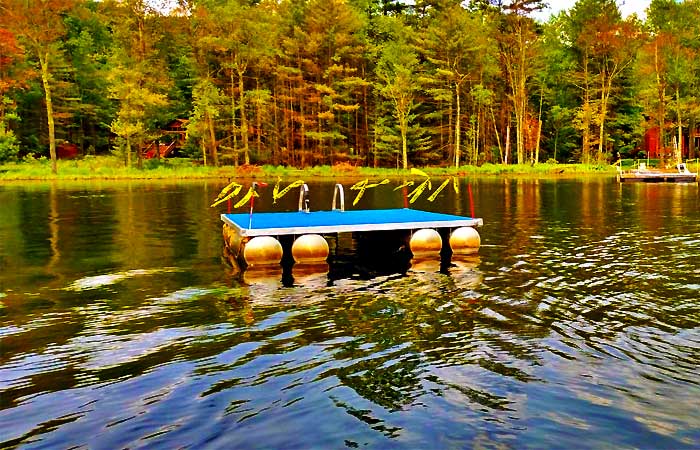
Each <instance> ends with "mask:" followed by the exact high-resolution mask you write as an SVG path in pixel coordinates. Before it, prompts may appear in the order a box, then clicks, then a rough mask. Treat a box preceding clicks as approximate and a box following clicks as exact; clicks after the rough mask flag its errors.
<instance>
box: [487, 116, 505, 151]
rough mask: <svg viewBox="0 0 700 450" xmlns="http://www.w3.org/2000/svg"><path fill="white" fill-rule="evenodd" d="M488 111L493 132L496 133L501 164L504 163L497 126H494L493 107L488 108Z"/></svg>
mask: <svg viewBox="0 0 700 450" xmlns="http://www.w3.org/2000/svg"><path fill="white" fill-rule="evenodd" d="M489 110H490V111H491V120H493V131H494V133H496V143H497V144H498V155H499V156H500V157H501V162H504V159H503V148H502V147H501V136H500V134H498V126H497V125H496V116H495V114H494V113H493V107H491V106H489Z"/></svg>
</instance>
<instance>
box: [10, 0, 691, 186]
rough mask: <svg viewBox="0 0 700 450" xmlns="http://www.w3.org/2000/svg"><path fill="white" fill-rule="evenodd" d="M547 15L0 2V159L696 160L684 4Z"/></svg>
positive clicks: (218, 162) (204, 0) (275, 4)
mask: <svg viewBox="0 0 700 450" xmlns="http://www.w3.org/2000/svg"><path fill="white" fill-rule="evenodd" d="M409 3H410V4H409ZM545 3H546V2H543V1H537V0H499V1H497V0H471V1H456V0H415V1H413V2H403V1H396V0H259V1H256V0H169V1H166V0H150V1H144V0H105V1H89V0H87V1H86V0H3V1H2V3H0V164H2V163H6V162H11V161H17V160H19V161H22V160H32V159H35V158H42V157H44V158H47V159H49V160H50V161H51V168H52V171H53V172H54V173H56V171H57V167H58V166H57V164H56V158H57V154H59V155H60V154H61V152H62V151H68V150H70V151H72V152H73V153H74V154H75V155H77V156H78V157H80V156H87V155H110V154H111V155H115V156H116V157H117V158H119V160H120V161H122V162H123V164H124V165H125V166H128V167H131V166H137V167H141V166H142V159H143V158H145V157H148V156H152V155H153V154H154V153H155V154H157V151H158V150H160V149H163V148H173V149H176V151H177V154H179V155H180V156H186V157H189V158H192V159H195V160H197V161H198V162H199V163H201V164H204V165H208V166H224V165H226V166H232V165H244V164H245V165H274V166H290V167H310V166H321V165H325V166H333V165H339V164H345V165H352V166H364V167H375V168H381V167H385V168H404V169H405V168H407V167H410V166H422V167H426V166H443V167H461V166H477V165H478V166H481V165H483V164H521V165H522V164H535V163H539V162H549V163H556V162H559V163H584V164H601V163H605V162H610V161H612V160H616V159H618V158H630V157H644V156H650V155H649V154H648V153H649V150H650V149H651V148H653V149H654V152H656V153H657V154H655V155H654V156H655V157H658V158H659V159H660V160H661V162H662V164H663V163H666V164H672V163H675V162H676V161H679V160H680V159H682V158H695V157H697V156H698V148H697V147H698V141H700V133H698V132H697V130H698V126H697V125H696V124H698V123H700V0H685V1H674V0H652V1H651V4H650V6H649V8H648V10H647V13H646V17H645V18H644V19H643V20H642V19H640V18H639V17H636V16H634V15H633V16H630V17H622V15H621V13H620V10H619V9H618V6H617V5H616V2H615V1H614V0H579V1H578V2H576V4H575V5H574V6H573V7H572V8H571V9H570V10H568V11H563V12H561V13H560V14H558V15H556V16H553V17H551V18H550V19H549V20H548V21H547V22H546V23H542V22H539V21H537V20H535V19H533V17H534V15H535V13H536V12H538V11H541V10H542V9H543V7H544V4H545ZM66 149H68V150H66ZM149 150H150V151H151V154H150V155H149V153H148V152H149Z"/></svg>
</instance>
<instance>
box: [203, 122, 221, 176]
mask: <svg viewBox="0 0 700 450" xmlns="http://www.w3.org/2000/svg"><path fill="white" fill-rule="evenodd" d="M205 120H206V123H207V128H208V129H209V139H210V143H211V157H212V162H213V163H214V166H215V167H218V166H219V154H218V152H217V151H216V133H215V132H214V121H213V120H212V117H211V114H209V113H208V112H207V113H206V114H205Z"/></svg>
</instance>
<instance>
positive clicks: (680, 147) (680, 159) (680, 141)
mask: <svg viewBox="0 0 700 450" xmlns="http://www.w3.org/2000/svg"><path fill="white" fill-rule="evenodd" d="M676 115H677V116H678V146H677V147H676V154H675V157H676V164H680V163H682V162H683V120H682V119H681V92H680V88H679V87H678V86H676Z"/></svg>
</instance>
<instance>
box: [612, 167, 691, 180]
mask: <svg viewBox="0 0 700 450" xmlns="http://www.w3.org/2000/svg"><path fill="white" fill-rule="evenodd" d="M676 169H677V171H676V172H672V171H664V170H659V169H649V168H647V167H646V164H644V163H640V164H639V168H637V169H633V170H622V169H621V168H620V167H619V166H618V174H617V180H618V181H619V182H621V183H622V182H642V183H668V182H670V183H695V182H697V181H698V174H697V173H693V172H691V171H689V170H688V168H687V167H686V166H685V164H678V166H677V167H676Z"/></svg>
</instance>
